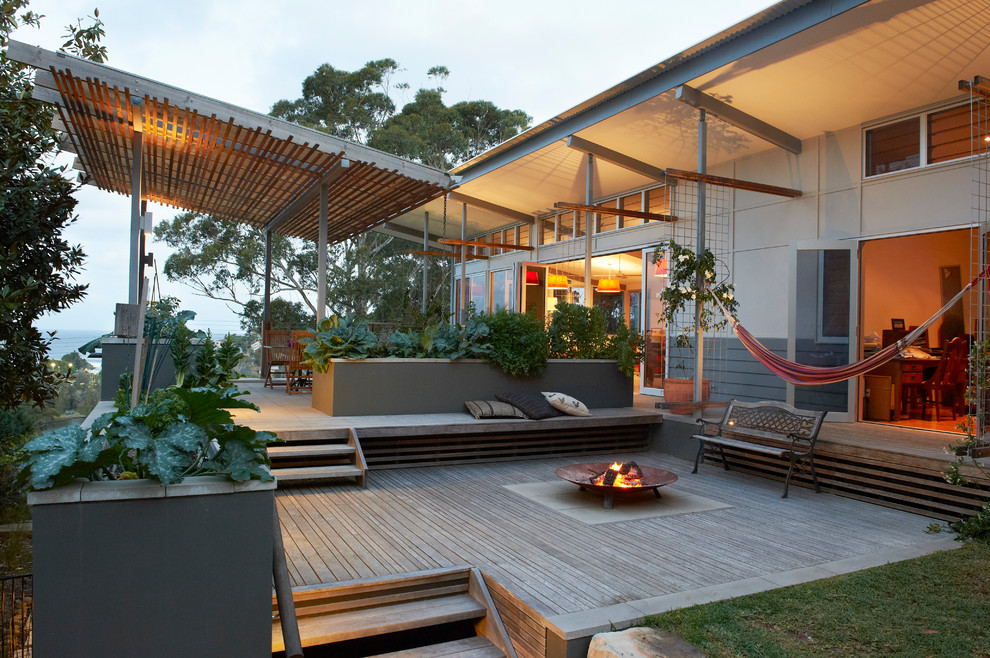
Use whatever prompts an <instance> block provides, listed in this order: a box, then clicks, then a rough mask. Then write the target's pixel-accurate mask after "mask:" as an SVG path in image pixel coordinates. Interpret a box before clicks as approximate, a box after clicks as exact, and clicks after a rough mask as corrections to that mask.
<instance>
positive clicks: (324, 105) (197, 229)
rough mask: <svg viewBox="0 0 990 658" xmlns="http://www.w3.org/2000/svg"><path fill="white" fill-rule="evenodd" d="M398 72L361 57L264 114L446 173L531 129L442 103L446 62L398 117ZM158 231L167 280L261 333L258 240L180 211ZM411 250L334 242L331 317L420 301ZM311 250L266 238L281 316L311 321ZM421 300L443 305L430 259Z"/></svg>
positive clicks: (388, 243) (326, 72)
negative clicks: (281, 298)
mask: <svg viewBox="0 0 990 658" xmlns="http://www.w3.org/2000/svg"><path fill="white" fill-rule="evenodd" d="M401 72H402V69H401V68H400V66H399V64H398V63H397V62H396V61H395V60H394V59H388V58H386V59H380V60H376V61H372V62H368V63H367V64H365V65H364V66H363V67H362V68H360V69H358V70H357V71H344V70H340V69H336V68H334V67H333V66H331V65H330V64H323V65H321V66H320V67H319V68H317V69H316V71H314V72H313V74H312V75H310V76H308V77H307V78H306V79H305V80H304V81H303V84H302V95H301V96H300V97H299V98H297V99H295V100H280V101H278V102H277V103H275V104H274V106H273V107H272V110H271V114H272V116H275V117H278V118H281V119H285V120H287V121H292V122H295V123H299V124H301V125H305V126H308V127H311V128H315V129H317V130H322V131H324V132H327V133H329V134H331V135H335V136H337V137H342V138H345V139H349V140H352V141H356V142H360V143H366V144H367V145H369V146H371V147H373V148H377V149H380V150H382V151H387V152H389V153H393V154H395V155H399V156H402V157H405V158H409V159H411V160H414V161H417V162H421V163H423V164H426V165H430V166H433V167H437V168H440V169H449V168H451V167H453V166H456V165H457V164H460V163H461V162H463V161H465V160H467V159H469V158H471V157H474V156H475V155H477V154H479V153H481V152H483V151H485V150H487V149H489V148H491V147H492V146H495V145H496V144H498V143H500V142H502V141H504V140H506V139H508V138H510V137H512V136H514V135H516V134H518V133H519V132H521V131H522V130H525V129H526V128H527V127H528V126H529V122H530V117H529V116H528V115H527V114H526V113H525V112H523V111H522V110H504V109H500V108H499V107H497V106H496V105H495V104H494V103H492V102H490V101H485V100H476V101H463V102H460V103H456V104H454V105H452V106H449V107H448V106H447V105H446V103H445V102H444V98H443V95H444V93H445V90H444V89H443V87H442V84H443V82H444V81H445V80H446V79H447V78H448V76H449V75H450V71H449V69H447V68H446V67H445V66H434V67H432V68H431V69H430V70H429V71H428V72H427V73H428V75H429V76H430V78H431V79H432V80H433V82H434V83H435V86H434V87H431V88H428V89H420V90H418V91H417V92H416V93H415V95H414V98H413V100H412V101H411V102H409V103H407V104H406V105H405V106H403V107H402V109H401V110H400V111H396V104H395V102H394V101H393V99H392V93H393V92H394V91H395V90H405V89H408V88H409V85H408V84H406V83H402V82H398V83H397V82H396V78H397V76H398V75H399V74H400V73H401ZM155 236H156V238H157V239H159V240H162V241H164V242H165V243H166V244H167V245H168V246H169V247H172V248H173V249H175V250H176V251H175V253H174V254H173V255H171V256H169V258H168V259H167V260H166V262H165V266H164V272H165V275H166V276H167V277H168V279H169V280H171V281H181V282H183V283H185V284H186V285H188V286H190V287H191V288H192V289H193V290H194V291H195V292H196V293H197V294H200V295H205V296H207V297H211V298H214V299H219V300H223V301H225V302H227V303H228V305H229V306H230V307H231V308H232V309H233V310H234V311H235V312H237V313H238V314H239V315H241V317H242V324H243V325H244V326H245V328H252V329H254V328H256V327H259V326H260V317H261V308H260V306H261V305H260V302H258V297H259V296H260V295H261V293H262V290H263V287H264V236H263V235H262V233H261V232H260V231H258V230H256V229H251V228H248V227H246V226H244V225H241V224H237V223H236V222H231V221H225V220H218V219H216V218H213V217H209V216H205V215H200V214H198V213H182V214H180V215H177V216H176V217H174V218H172V219H171V220H169V221H166V222H161V223H160V224H159V225H158V226H156V227H155ZM418 247H419V245H418V244H414V243H412V242H409V241H406V240H402V239H399V238H395V237H392V236H388V235H383V234H381V233H376V232H370V233H366V234H364V235H361V236H358V237H356V238H352V239H350V240H346V241H344V242H342V243H339V244H335V245H331V246H330V248H329V254H328V263H329V273H328V285H327V305H328V307H329V308H330V310H331V312H333V313H337V314H341V315H346V314H352V313H353V314H356V315H359V316H362V317H364V318H367V319H370V320H375V321H381V322H403V321H407V320H409V319H410V318H411V317H413V316H414V315H415V313H416V312H418V309H419V306H420V303H421V296H422V287H421V286H422V283H421V282H422V276H423V269H422V268H423V262H422V261H423V259H422V258H421V257H416V256H411V255H409V254H408V253H407V251H408V250H410V249H416V248H418ZM316 261H317V254H316V247H315V245H314V244H313V243H310V242H303V241H299V240H293V239H289V238H286V237H284V236H278V235H276V236H274V238H273V242H272V291H273V295H285V296H286V299H285V302H286V303H287V304H289V305H291V304H299V305H300V306H299V307H298V308H296V309H294V310H293V309H292V308H289V307H285V308H281V309H280V311H279V313H280V314H281V315H285V317H284V318H280V319H281V320H286V321H290V320H299V318H300V315H310V316H315V315H316V298H317V295H316V292H317V290H316V286H317V282H316ZM430 261H431V262H429V263H428V264H427V268H428V273H427V275H428V303H429V305H430V306H431V307H432V308H435V309H440V308H443V307H444V306H445V302H446V292H447V287H446V285H447V277H448V275H449V268H450V264H449V263H448V262H445V259H442V260H441V261H439V262H438V261H436V260H434V259H430Z"/></svg>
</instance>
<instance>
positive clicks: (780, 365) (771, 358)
mask: <svg viewBox="0 0 990 658" xmlns="http://www.w3.org/2000/svg"><path fill="white" fill-rule="evenodd" d="M988 274H990V266H988V267H987V268H986V269H985V270H983V271H982V272H981V273H980V274H979V276H977V277H976V278H975V279H973V280H972V281H970V282H969V284H968V285H967V286H966V287H964V288H963V289H962V290H960V291H959V293H958V294H956V296H955V297H953V298H952V299H951V300H949V302H948V303H947V304H946V305H945V306H943V307H942V308H940V309H939V310H938V312H936V313H935V315H933V316H932V317H930V318H928V319H927V320H926V321H925V322H924V323H923V324H921V325H920V326H918V327H917V328H916V329H912V330H911V331H910V332H909V333H908V334H907V335H906V336H904V337H903V338H901V339H900V340H899V341H897V342H896V343H892V344H890V345H888V346H887V347H885V348H883V349H881V350H880V351H879V352H877V353H875V354H871V355H870V356H869V357H867V358H865V359H863V360H862V361H857V362H856V363H850V364H848V365H844V366H830V367H821V366H809V365H805V364H803V363H795V362H794V361H788V360H787V359H785V358H784V357H782V356H779V355H777V354H775V353H774V352H772V351H770V350H769V349H767V348H766V347H765V346H764V345H762V344H761V343H760V341H758V340H756V338H755V337H754V336H753V334H751V333H749V332H748V331H746V328H745V327H743V326H742V325H741V324H739V321H738V320H737V319H736V318H734V317H732V315H730V314H729V312H728V311H727V310H726V309H725V307H724V306H722V303H721V302H720V301H718V299H717V298H716V303H718V305H719V307H720V308H721V309H722V312H723V313H724V314H725V317H726V318H728V320H729V323H730V324H731V325H732V330H733V331H734V332H735V333H736V336H738V337H739V340H740V341H741V342H742V344H743V346H744V347H745V348H746V349H747V350H749V353H750V354H752V355H753V356H754V357H755V358H756V360H757V361H759V362H760V363H762V364H763V365H765V366H766V367H767V368H769V369H770V372H772V373H773V374H775V375H777V376H778V377H780V378H781V379H783V380H785V381H788V382H790V383H792V384H794V385H796V386H820V385H822V384H834V383H836V382H842V381H845V380H847V379H852V378H853V377H858V376H859V375H862V374H864V373H867V372H869V371H870V370H873V369H874V368H876V367H878V366H881V365H883V364H884V363H887V362H888V361H890V360H891V359H893V358H894V357H896V356H897V355H898V354H900V353H901V351H902V350H904V349H905V348H906V347H908V346H909V345H911V343H913V342H914V341H915V340H917V339H918V338H919V337H920V336H921V335H922V334H923V333H924V332H926V331H927V330H928V328H929V327H931V326H932V325H933V324H935V321H936V320H938V319H939V318H940V317H942V315H944V314H945V312H946V311H948V310H949V309H950V308H952V306H953V305H954V304H955V303H956V302H958V301H959V300H960V299H962V298H963V295H965V294H966V293H967V292H969V290H970V289H971V288H972V287H973V286H974V285H976V283H977V282H979V280H980V279H985V278H987V276H988Z"/></svg>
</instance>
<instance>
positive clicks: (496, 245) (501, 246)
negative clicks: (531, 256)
mask: <svg viewBox="0 0 990 658" xmlns="http://www.w3.org/2000/svg"><path fill="white" fill-rule="evenodd" d="M437 242H439V243H440V244H466V245H468V246H469V247H489V248H491V247H494V248H496V249H515V250H517V251H533V250H534V249H535V247H529V246H526V245H523V244H503V243H501V242H482V241H481V240H454V239H453V238H440V239H439V240H437Z"/></svg>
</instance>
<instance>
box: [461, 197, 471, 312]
mask: <svg viewBox="0 0 990 658" xmlns="http://www.w3.org/2000/svg"><path fill="white" fill-rule="evenodd" d="M467 208H468V207H467V204H466V203H463V204H461V240H467ZM468 299H470V298H469V297H468V286H467V245H466V244H462V245H461V299H460V305H461V308H460V312H459V313H458V318H459V321H460V322H467V307H468Z"/></svg>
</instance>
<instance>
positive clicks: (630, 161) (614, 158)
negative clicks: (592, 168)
mask: <svg viewBox="0 0 990 658" xmlns="http://www.w3.org/2000/svg"><path fill="white" fill-rule="evenodd" d="M567 146H569V147H570V148H572V149H575V150H577V151H581V152H582V153H589V154H591V155H593V156H595V157H596V158H598V159H599V160H602V161H604V162H608V163H609V164H613V165H615V166H617V167H622V168H623V169H628V170H629V171H631V172H633V173H634V174H639V175H640V176H646V177H647V178H652V179H653V180H658V181H663V180H665V179H666V177H667V174H666V172H664V170H663V169H661V168H660V167H654V166H653V165H651V164H647V163H646V162H643V161H641V160H637V159H636V158H631V157H629V156H628V155H625V154H624V153H619V152H618V151H613V150H612V149H610V148H607V147H605V146H602V145H601V144H596V143H594V142H589V141H588V140H586V139H583V138H581V137H578V136H577V135H569V136H568V137H567Z"/></svg>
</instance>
